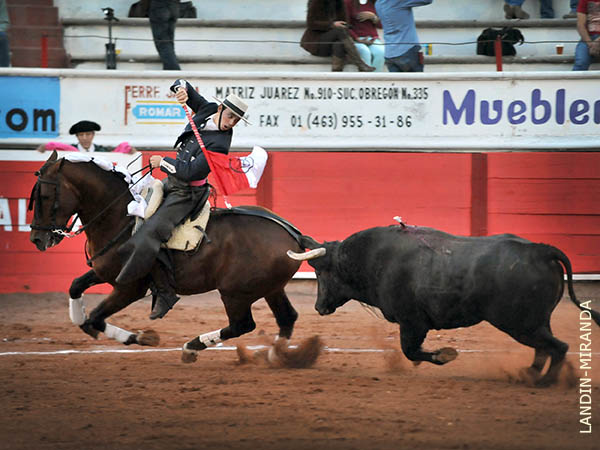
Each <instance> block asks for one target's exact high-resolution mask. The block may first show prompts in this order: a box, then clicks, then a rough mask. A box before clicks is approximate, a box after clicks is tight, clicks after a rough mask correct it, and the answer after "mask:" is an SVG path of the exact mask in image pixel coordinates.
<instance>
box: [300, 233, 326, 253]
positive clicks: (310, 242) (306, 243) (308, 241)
mask: <svg viewBox="0 0 600 450" xmlns="http://www.w3.org/2000/svg"><path fill="white" fill-rule="evenodd" d="M300 245H302V247H303V248H305V249H307V248H308V249H310V250H312V249H315V248H318V247H323V244H319V243H318V242H317V241H315V240H314V239H313V238H311V237H310V236H305V235H302V237H301V238H300Z"/></svg>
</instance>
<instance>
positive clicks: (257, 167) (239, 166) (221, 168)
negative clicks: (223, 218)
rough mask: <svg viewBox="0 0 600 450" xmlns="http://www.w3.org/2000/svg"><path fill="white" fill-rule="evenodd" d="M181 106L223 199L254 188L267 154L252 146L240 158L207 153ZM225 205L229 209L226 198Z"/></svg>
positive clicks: (185, 106) (198, 134)
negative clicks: (245, 154)
mask: <svg viewBox="0 0 600 450" xmlns="http://www.w3.org/2000/svg"><path fill="white" fill-rule="evenodd" d="M181 106H182V107H183V110H184V111H185V115H186V116H187V118H188V121H189V122H190V126H191V127H192V131H193V132H194V136H196V139H197V140H198V144H200V148H201V149H202V153H204V157H205V158H206V162H207V163H208V167H210V172H211V173H212V175H213V179H214V180H215V184H216V185H217V190H219V191H221V194H222V195H223V196H224V197H227V196H228V195H231V194H234V193H235V192H237V191H239V190H241V189H246V188H249V187H252V188H256V186H257V185H258V181H259V180H260V177H261V176H262V173H263V171H264V169H265V165H266V164H267V159H268V155H267V152H266V151H265V150H264V149H263V148H262V147H259V146H258V145H255V146H254V148H253V149H252V153H250V154H249V155H247V156H244V157H242V158H237V157H234V156H228V155H223V154H222V153H215V152H211V151H209V150H208V149H207V148H206V147H205V146H204V142H203V141H202V138H201V137H200V133H199V132H198V127H196V124H195V123H194V120H193V119H192V114H191V113H190V110H189V109H188V107H187V105H181ZM225 203H226V204H227V205H228V206H229V207H230V205H229V204H228V202H227V198H225Z"/></svg>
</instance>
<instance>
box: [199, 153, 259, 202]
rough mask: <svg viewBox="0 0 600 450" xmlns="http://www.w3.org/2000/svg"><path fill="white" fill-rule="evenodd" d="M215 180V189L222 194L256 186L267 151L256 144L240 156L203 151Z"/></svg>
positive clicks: (229, 193)
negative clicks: (244, 154) (250, 151)
mask: <svg viewBox="0 0 600 450" xmlns="http://www.w3.org/2000/svg"><path fill="white" fill-rule="evenodd" d="M204 155H205V156H206V158H207V160H208V165H209V167H210V169H211V175H212V176H213V178H214V179H215V181H216V183H215V184H216V185H217V189H220V190H221V194H223V195H226V196H227V195H231V194H235V193H236V192H237V191H241V190H243V189H248V188H256V186H257V185H258V181H259V180H260V177H261V176H262V173H263V171H264V169H265V165H266V164H267V158H268V156H267V152H266V151H265V150H264V149H263V148H262V147H259V146H257V145H255V146H254V148H253V150H252V153H250V154H249V155H247V156H242V157H240V158H238V157H236V156H229V155H224V154H222V153H216V152H211V151H210V150H207V151H206V152H204Z"/></svg>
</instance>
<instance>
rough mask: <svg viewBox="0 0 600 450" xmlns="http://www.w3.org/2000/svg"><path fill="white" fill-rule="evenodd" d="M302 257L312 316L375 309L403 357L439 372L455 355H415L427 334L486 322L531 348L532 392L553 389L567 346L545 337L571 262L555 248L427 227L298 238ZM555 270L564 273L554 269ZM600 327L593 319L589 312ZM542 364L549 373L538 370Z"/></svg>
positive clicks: (507, 237)
mask: <svg viewBox="0 0 600 450" xmlns="http://www.w3.org/2000/svg"><path fill="white" fill-rule="evenodd" d="M301 243H302V245H303V246H304V247H305V248H308V249H311V250H310V251H309V252H307V253H304V254H297V253H295V252H292V251H290V252H288V255H289V256H290V257H291V258H293V259H297V260H308V262H309V264H310V265H311V266H312V267H314V269H315V271H316V275H317V281H318V296H317V301H316V305H315V308H316V310H317V311H318V312H319V314H321V315H325V314H331V313H333V312H334V311H335V310H336V308H338V307H340V306H342V305H343V304H344V303H346V302H347V301H348V300H351V299H355V300H358V301H360V302H363V303H365V304H367V305H371V306H374V307H377V308H379V309H380V310H381V312H382V313H383V315H384V317H385V318H386V319H387V320H388V321H390V322H394V323H398V324H399V325H400V341H401V345H402V351H403V352H404V354H405V355H406V357H407V358H408V359H410V360H412V361H415V362H418V361H429V362H432V363H435V364H444V363H446V362H448V361H450V360H452V359H454V358H455V357H456V355H457V354H456V351H455V350H454V349H448V348H446V349H440V350H437V351H433V352H428V351H424V350H423V349H422V348H421V345H422V343H423V341H424V340H425V337H426V335H427V332H428V331H429V330H431V329H450V328H457V327H468V326H471V325H475V324H477V323H479V322H481V321H483V320H486V321H488V322H489V323H491V324H492V325H494V326H495V327H496V328H498V329H500V330H502V331H504V332H505V333H507V334H509V335H510V336H512V337H513V338H514V339H516V340H517V341H518V342H520V343H522V344H525V345H528V346H530V347H533V348H534V349H535V359H534V362H533V365H532V366H531V367H530V368H529V369H528V370H527V372H528V374H529V375H530V376H533V377H534V378H535V380H537V382H538V383H539V384H550V383H553V382H554V381H556V377H557V375H558V372H559V371H560V367H561V365H562V363H563V361H564V358H565V353H566V352H567V348H568V346H567V344H565V343H564V342H561V341H559V340H558V339H556V338H555V337H554V336H553V335H552V332H551V331H550V315H551V314H552V311H553V310H554V308H555V307H556V305H557V303H558V302H559V300H560V299H561V297H562V293H563V284H564V281H563V276H564V274H563V267H562V266H564V268H565V269H566V273H567V280H568V289H569V295H570V297H571V300H572V301H573V302H574V303H575V304H576V305H577V306H578V307H580V308H581V309H585V308H584V307H583V306H582V305H581V304H580V303H579V302H578V301H577V298H576V297H575V293H574V291H573V285H572V270H571V264H570V262H569V259H568V258H567V257H566V256H565V254H564V253H563V252H561V251H560V250H559V249H557V248H555V247H552V246H550V245H545V244H536V243H532V242H530V241H528V240H526V239H522V238H520V237H518V236H515V235H510V234H504V235H497V236H489V237H462V236H453V235H451V234H447V233H444V232H442V231H438V230H434V229H432V228H424V227H407V226H405V225H403V224H402V225H394V226H390V227H379V228H371V229H368V230H364V231H361V232H358V233H356V234H353V235H352V236H350V237H348V238H347V239H346V240H344V241H342V242H325V243H323V244H320V243H318V242H316V241H315V240H314V239H312V238H310V237H308V236H303V238H302V240H301ZM561 264H562V265H561ZM586 310H587V313H588V314H589V315H591V317H592V318H593V319H594V321H595V322H596V323H597V324H599V325H600V314H599V313H598V312H596V311H591V310H589V309H586ZM548 357H551V365H550V367H549V369H548V372H547V373H546V375H544V377H543V378H542V377H541V371H542V369H543V367H544V364H545V362H546V360H547V358H548Z"/></svg>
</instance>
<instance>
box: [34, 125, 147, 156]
mask: <svg viewBox="0 0 600 450" xmlns="http://www.w3.org/2000/svg"><path fill="white" fill-rule="evenodd" d="M96 131H100V125H98V124H97V123H96V122H92V121H91V120H81V121H79V122H77V123H76V124H74V125H73V126H72V127H71V129H70V130H69V134H74V135H75V136H76V137H77V141H78V143H77V144H73V145H67V144H62V143H60V142H48V143H47V144H41V145H40V146H39V147H38V148H37V151H38V152H42V153H43V152H45V151H46V150H70V151H80V152H84V153H91V152H111V151H115V152H117V153H129V154H133V153H135V152H136V149H135V148H134V147H132V146H131V145H129V143H128V142H121V143H120V144H119V145H118V146H117V147H116V148H115V149H112V148H109V147H104V146H101V145H96V144H94V143H93V140H94V137H95V135H96Z"/></svg>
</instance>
